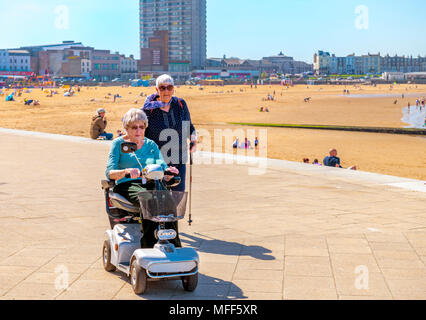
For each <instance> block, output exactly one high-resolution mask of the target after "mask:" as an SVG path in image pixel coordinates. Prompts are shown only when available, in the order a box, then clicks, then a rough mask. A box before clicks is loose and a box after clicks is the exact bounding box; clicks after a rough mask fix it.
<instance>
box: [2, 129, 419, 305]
mask: <svg viewBox="0 0 426 320" xmlns="http://www.w3.org/2000/svg"><path fill="white" fill-rule="evenodd" d="M0 148H1V150H2V153H1V155H0V164H1V165H2V168H3V170H2V172H1V175H0V222H1V225H2V232H1V233H0V240H1V242H2V243H3V245H2V246H1V247H0V299H1V300H13V299H36V300H37V299H79V300H80V299H88V300H97V299H102V300H104V299H115V300H120V299H126V300H127V299H142V300H144V299H145V300H147V299H148V300H149V299H156V300H158V299H160V300H199V299H208V300H253V299H259V300H282V299H306V300H311V299H327V300H337V299H341V300H343V299H351V300H356V299H401V300H402V299H420V300H424V299H426V288H425V283H426V275H425V274H426V269H425V263H426V212H425V210H424V204H425V203H426V202H425V201H426V186H425V183H424V181H416V180H412V179H405V178H399V177H392V176H383V175H378V174H373V173H367V172H360V171H348V170H339V169H335V168H323V167H314V166H311V165H306V164H303V163H293V162H289V161H281V160H273V159H253V158H250V157H246V158H244V157H232V156H230V155H223V154H218V153H206V152H204V153H198V154H196V159H198V162H197V164H196V165H195V166H194V168H193V174H194V177H193V195H192V199H193V202H192V213H193V219H194V223H193V225H192V226H191V227H189V226H188V224H187V223H186V221H181V222H180V231H181V238H182V241H183V244H184V246H188V247H193V248H195V249H196V250H197V251H198V252H199V255H200V260H201V265H200V275H199V286H198V288H197V290H196V291H195V292H193V293H187V292H184V291H183V289H182V284H181V282H180V281H176V280H170V281H155V282H149V285H148V291H147V293H146V294H144V295H141V296H137V295H135V294H134V293H133V291H132V289H131V285H130V283H129V280H128V279H127V277H126V276H125V275H124V274H122V273H120V272H114V273H107V272H106V271H104V270H103V267H102V261H101V249H102V243H103V240H104V233H105V230H107V229H108V228H109V223H108V219H107V216H106V214H105V208H104V197H103V193H102V190H101V187H100V180H101V179H104V176H105V165H106V162H107V156H108V153H109V149H110V143H108V142H100V141H92V140H90V139H85V138H79V137H68V136H61V135H49V134H40V133H33V132H25V131H16V130H10V129H0ZM200 159H204V160H205V159H210V160H212V159H216V163H214V161H212V162H213V163H210V164H209V163H200V162H201V161H200ZM225 160H227V161H228V163H225ZM229 160H231V161H230V162H229ZM254 168H257V169H258V170H257V171H255V170H253V169H254ZM259 169H260V170H259Z"/></svg>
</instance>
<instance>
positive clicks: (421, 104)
mask: <svg viewBox="0 0 426 320" xmlns="http://www.w3.org/2000/svg"><path fill="white" fill-rule="evenodd" d="M402 121H403V122H406V123H409V124H410V125H411V126H413V127H416V128H421V127H422V128H426V99H425V97H422V98H417V99H416V105H415V106H414V105H413V106H412V105H411V104H410V102H408V104H407V108H405V109H404V116H403V118H402Z"/></svg>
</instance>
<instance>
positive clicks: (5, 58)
mask: <svg viewBox="0 0 426 320" xmlns="http://www.w3.org/2000/svg"><path fill="white" fill-rule="evenodd" d="M33 73H34V74H37V75H41V76H43V75H49V76H50V77H52V78H66V79H81V78H83V79H91V78H93V79H96V80H98V81H111V80H113V79H120V78H121V79H123V80H130V79H135V78H138V70H137V60H135V59H134V56H133V55H130V56H129V57H126V56H125V55H122V54H120V53H119V52H115V53H112V52H111V51H110V50H98V49H95V48H93V47H87V46H84V45H83V44H82V43H81V42H75V41H63V42H62V43H59V44H52V45H39V46H27V47H21V48H18V49H7V50H0V76H1V77H2V78H10V77H16V78H20V77H23V76H25V77H29V76H32V75H33Z"/></svg>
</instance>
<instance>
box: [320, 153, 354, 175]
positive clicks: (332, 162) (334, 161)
mask: <svg viewBox="0 0 426 320" xmlns="http://www.w3.org/2000/svg"><path fill="white" fill-rule="evenodd" d="M323 164H324V166H326V167H334V168H343V167H342V166H341V165H340V158H339V157H338V156H337V150H336V149H334V148H333V149H330V151H329V155H328V156H327V157H325V158H324V160H323ZM348 169H350V170H356V166H352V167H349V168H348Z"/></svg>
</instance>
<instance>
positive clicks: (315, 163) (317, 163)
mask: <svg viewBox="0 0 426 320" xmlns="http://www.w3.org/2000/svg"><path fill="white" fill-rule="evenodd" d="M312 164H313V165H316V166H322V164H321V163H319V161H318V159H315V160H314V162H312Z"/></svg>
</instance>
